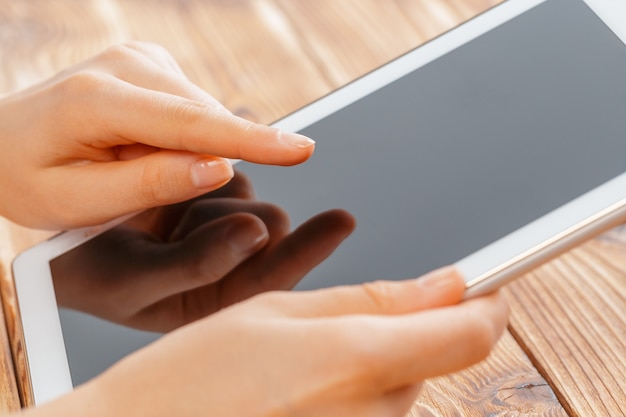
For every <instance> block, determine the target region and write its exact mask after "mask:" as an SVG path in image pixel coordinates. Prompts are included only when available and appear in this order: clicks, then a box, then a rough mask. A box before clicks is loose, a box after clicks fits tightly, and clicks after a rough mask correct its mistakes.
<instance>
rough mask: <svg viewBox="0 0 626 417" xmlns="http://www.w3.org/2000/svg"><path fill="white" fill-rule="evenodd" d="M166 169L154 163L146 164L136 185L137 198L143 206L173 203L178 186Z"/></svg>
mask: <svg viewBox="0 0 626 417" xmlns="http://www.w3.org/2000/svg"><path fill="white" fill-rule="evenodd" d="M165 171H166V170H165V169H163V168H162V167H160V166H158V165H157V164H154V163H148V162H146V164H144V166H143V169H142V171H141V175H140V178H139V182H138V184H137V185H136V186H135V193H134V194H135V198H136V200H137V201H138V202H139V203H140V204H141V206H143V207H153V206H161V205H166V204H170V203H172V198H173V196H175V195H176V191H177V188H178V187H177V186H176V184H175V181H173V180H172V178H175V176H174V175H168V174H167V173H166V172H165Z"/></svg>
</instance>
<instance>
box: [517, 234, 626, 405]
mask: <svg viewBox="0 0 626 417" xmlns="http://www.w3.org/2000/svg"><path fill="white" fill-rule="evenodd" d="M625 242H626V230H625V229H623V228H622V229H616V230H615V231H613V232H612V233H609V234H608V235H606V236H604V237H602V238H601V239H597V240H594V241H591V242H589V243H588V244H586V245H584V246H582V247H580V248H578V249H576V250H573V251H571V252H570V253H568V254H566V255H564V256H562V257H560V258H559V259H557V260H555V261H554V262H552V263H550V264H548V265H546V266H545V267H542V268H541V269H539V270H537V271H536V272H534V273H532V274H530V275H529V277H527V279H524V280H520V281H518V282H515V283H513V284H512V285H511V286H509V288H508V290H507V291H508V293H509V295H510V299H511V306H512V309H513V315H512V319H511V329H512V331H513V333H514V334H515V336H516V338H517V340H518V341H519V342H520V343H521V344H522V345H523V346H524V348H525V350H526V351H527V353H528V354H529V355H530V356H531V358H532V360H533V362H534V363H535V364H536V365H537V366H538V367H539V369H540V370H541V372H542V373H543V374H544V375H545V376H546V378H547V379H548V380H549V381H550V382H551V384H552V385H553V387H554V388H555V390H556V391H557V393H558V395H559V397H560V398H561V400H562V403H563V404H564V406H565V407H566V408H567V410H568V411H569V412H570V413H571V414H572V415H575V416H581V417H582V416H584V417H591V416H621V415H626V243H625Z"/></svg>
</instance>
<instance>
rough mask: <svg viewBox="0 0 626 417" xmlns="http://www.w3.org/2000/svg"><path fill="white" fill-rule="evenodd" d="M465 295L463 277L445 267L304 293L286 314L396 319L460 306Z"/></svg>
mask: <svg viewBox="0 0 626 417" xmlns="http://www.w3.org/2000/svg"><path fill="white" fill-rule="evenodd" d="M464 291H465V281H464V280H463V277H462V276H461V274H460V273H459V272H458V271H457V270H456V269H455V268H454V267H445V268H441V269H438V270H435V271H433V272H430V273H428V274H426V275H424V276H422V277H420V278H417V279H412V280H405V281H376V282H370V283H365V284H362V285H355V286H342V287H335V288H330V289H324V290H317V291H308V292H301V293H296V294H294V296H295V297H294V298H292V299H291V301H288V300H289V299H288V298H285V299H284V300H285V302H288V303H289V306H286V307H287V311H289V312H291V313H292V314H293V315H295V316H300V317H331V316H342V315H355V314H358V315H361V314H366V315H397V314H408V313H412V312H417V311H421V310H426V309H431V308H436V307H443V306H449V305H453V304H457V303H458V302H460V301H461V299H462V297H463V293H464Z"/></svg>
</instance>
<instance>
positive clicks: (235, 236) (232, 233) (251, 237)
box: [226, 222, 267, 253]
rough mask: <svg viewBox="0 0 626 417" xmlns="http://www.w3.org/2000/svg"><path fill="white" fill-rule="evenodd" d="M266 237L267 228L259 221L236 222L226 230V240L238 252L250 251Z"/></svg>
mask: <svg viewBox="0 0 626 417" xmlns="http://www.w3.org/2000/svg"><path fill="white" fill-rule="evenodd" d="M266 239H267V229H266V228H265V227H263V226H262V225H261V224H260V222H253V223H251V222H237V223H233V224H231V225H230V227H229V228H228V229H227V230H226V241H227V242H228V243H229V244H230V246H231V248H232V249H233V250H235V251H237V252H240V253H247V252H251V251H252V250H255V249H257V248H259V247H260V245H261V243H262V242H263V241H265V240H266Z"/></svg>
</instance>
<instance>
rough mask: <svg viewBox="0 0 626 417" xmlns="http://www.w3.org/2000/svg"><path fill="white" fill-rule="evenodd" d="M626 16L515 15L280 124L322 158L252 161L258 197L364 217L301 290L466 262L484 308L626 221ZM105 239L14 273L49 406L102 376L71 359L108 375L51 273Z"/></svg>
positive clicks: (608, 4) (516, 9)
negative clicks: (65, 307)
mask: <svg viewBox="0 0 626 417" xmlns="http://www.w3.org/2000/svg"><path fill="white" fill-rule="evenodd" d="M624 16H626V2H622V1H615V0H508V1H506V2H504V3H503V4H501V5H500V6H497V7H495V8H493V9H491V10H489V11H488V12H486V13H484V14H482V15H480V16H478V17H476V18H474V19H472V20H471V21H469V22H467V23H465V24H463V25H462V26H460V27H458V28H456V29H454V30H452V31H450V32H448V33H446V34H444V35H443V36H440V37H439V38H437V39H435V40H434V41H432V42H429V43H427V44H425V45H424V46H422V47H419V48H417V49H416V50H413V51H411V52H409V53H407V54H406V55H404V56H402V57H400V58H398V59H396V60H394V61H393V62H390V63H389V64H387V65H385V66H383V67H381V68H379V69H377V70H375V71H373V72H372V73H370V74H367V75H366V76H364V77H362V78H360V79H358V80H356V81H355V82H353V83H351V84H349V85H347V86H345V87H343V88H341V89H339V90H337V91H335V92H333V93H331V94H329V95H328V96H326V97H323V98H322V99H320V100H318V101H316V102H314V103H312V104H310V105H309V106H307V107H305V108H303V109H301V110H299V111H297V112H295V113H294V114H291V115H289V116H288V117H286V118H284V119H282V120H280V121H278V122H277V123H276V126H278V127H280V128H282V129H285V130H291V131H300V132H302V133H304V134H306V135H308V136H311V137H313V138H314V139H315V140H316V141H317V147H316V152H315V154H314V155H313V157H312V158H311V160H310V161H308V162H307V163H305V164H303V165H300V166H297V167H290V168H284V167H267V166H258V165H253V164H247V163H241V164H239V166H238V168H239V169H241V170H242V171H244V172H246V173H247V174H248V175H249V176H251V178H252V180H253V183H254V184H255V189H256V192H257V194H258V196H259V198H260V199H262V200H267V201H270V202H272V203H276V204H277V205H280V206H282V207H283V208H285V209H286V210H287V212H288V213H289V214H290V215H291V217H292V220H293V223H294V224H297V223H300V222H301V221H303V220H305V219H306V218H308V217H310V216H312V215H314V214H316V213H318V212H320V211H323V210H326V209H328V208H333V207H341V208H345V209H347V210H349V211H350V212H352V213H353V214H354V215H355V217H356V219H357V229H356V231H355V232H354V234H353V235H352V236H351V237H350V238H349V239H348V240H347V241H346V242H344V244H343V245H342V246H341V247H340V248H339V249H338V250H337V251H336V252H335V253H334V254H333V255H332V256H331V257H330V258H329V259H328V260H327V261H325V262H324V263H323V264H321V265H320V266H319V267H318V268H316V269H315V270H313V271H312V272H311V273H310V274H309V275H308V276H307V277H305V279H304V280H303V281H302V283H301V284H300V285H299V289H311V288H319V287H328V286H333V285H338V284H355V283H361V282H365V281H371V280H378V279H406V278H410V277H416V276H419V275H421V274H423V273H425V272H427V271H429V270H432V269H434V268H437V267H440V266H442V265H447V264H456V266H457V267H458V268H459V269H460V270H461V271H462V272H463V273H464V275H465V276H466V279H467V286H468V290H467V296H474V295H478V294H481V293H484V292H486V291H491V290H493V289H494V288H497V287H498V286H500V285H502V284H503V283H506V282H508V281H509V280H511V279H512V278H514V277H517V276H519V275H520V274H521V273H523V272H525V271H528V270H529V269H531V268H533V267H536V266H537V265H539V264H540V263H541V262H544V261H546V260H547V259H550V258H551V257H553V256H555V255H556V254H559V253H562V252H563V251H564V250H567V249H568V248H571V247H572V246H573V245H575V244H578V243H580V242H582V241H583V240H585V239H588V238H590V237H591V236H593V235H595V234H598V233H600V232H601V231H604V230H607V229H608V228H610V227H612V226H614V225H616V224H618V223H620V222H623V221H626V173H625V167H626V45H625V42H626V18H624ZM109 226H111V225H106V226H103V227H100V228H96V229H81V230H75V231H71V232H66V233H64V234H62V235H60V236H58V237H56V238H53V239H51V240H49V241H47V242H45V243H42V244H41V245H38V246H36V247H34V248H33V249H31V250H28V251H26V252H24V253H23V254H21V255H20V256H19V257H18V258H17V259H16V261H15V262H14V269H13V270H14V275H15V282H16V288H17V297H18V301H19V306H20V309H21V315H22V321H23V327H24V338H25V348H26V353H27V358H28V362H29V366H30V375H31V379H32V388H33V393H34V398H35V402H36V403H37V404H40V403H42V402H45V401H48V400H50V399H52V398H54V397H56V396H58V395H60V394H62V393H63V392H66V391H68V390H71V389H72V387H73V383H72V379H73V380H74V384H77V383H79V382H81V381H82V380H84V379H85V378H87V379H88V378H90V377H93V376H94V375H95V374H97V371H95V374H93V375H81V376H80V377H77V376H76V375H77V373H80V371H81V370H80V369H79V368H80V366H78V365H76V366H75V365H73V364H75V363H76V362H74V356H73V355H74V354H73V353H70V354H68V355H66V352H82V353H83V354H84V353H85V352H87V353H88V354H91V353H93V354H94V355H93V357H92V358H91V359H88V362H96V361H97V360H98V358H97V354H96V352H92V349H95V348H94V346H93V343H92V346H88V345H87V344H86V343H87V342H88V341H93V340H99V339H98V335H97V334H91V333H89V332H90V331H92V332H93V329H94V327H95V326H93V325H92V324H91V323H92V322H89V321H88V320H92V319H90V318H85V317H79V316H71V314H74V313H71V312H63V313H62V314H63V315H62V316H63V317H64V318H63V319H62V320H60V319H59V313H58V310H57V306H56V303H55V298H54V288H53V286H52V280H51V277H50V267H49V262H50V261H51V260H52V259H54V258H56V257H58V256H62V254H63V253H65V252H67V251H68V250H70V249H71V248H73V247H76V246H77V245H79V244H80V243H82V242H84V241H85V240H86V239H89V238H91V237H93V236H94V235H95V234H97V233H99V232H100V231H102V230H104V229H106V228H107V227H109ZM76 314H78V313H76ZM67 317H69V318H67ZM76 317H79V318H78V319H77V318H76ZM66 318H67V319H66ZM93 320H95V319H93ZM70 321H71V322H72V323H73V324H72V326H69V325H66V324H67V323H69V322H70ZM85 321H87V322H86V323H85ZM80 323H83V324H80ZM77 326H78V327H77ZM80 326H82V327H80ZM109 331H112V332H113V333H112V334H115V331H117V330H109ZM120 331H121V330H120ZM64 335H65V342H64V340H63V336H64ZM138 337H140V338H141V337H146V339H145V340H146V342H147V341H149V340H153V338H154V337H157V336H155V335H140V336H138ZM103 339H106V340H107V342H111V341H113V340H115V339H116V337H114V336H110V334H109V333H107V336H106V337H104V338H103ZM137 340H139V339H137ZM65 343H67V347H66V344H65ZM135 345H141V343H135ZM135 345H133V347H132V348H133V349H134V348H135V347H136V346H135ZM68 359H69V362H68ZM83 360H84V358H83ZM114 360H115V359H112V361H114ZM68 363H69V366H68ZM106 366H108V365H105V367H106ZM70 369H71V372H70Z"/></svg>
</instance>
